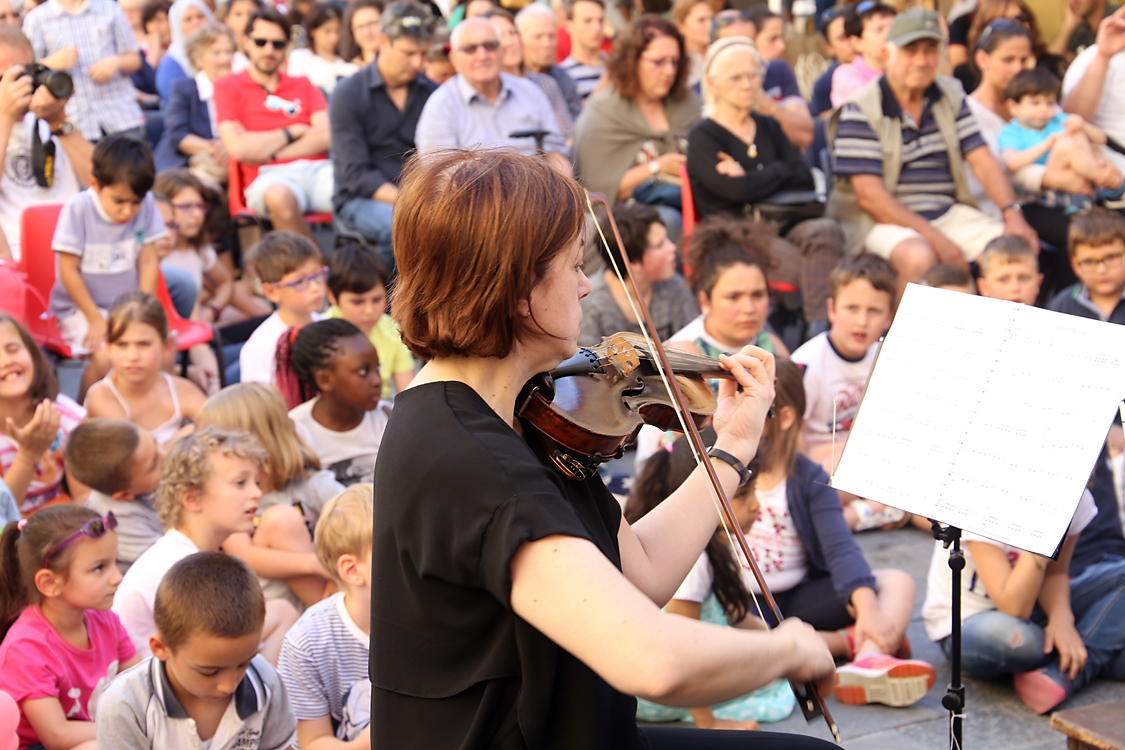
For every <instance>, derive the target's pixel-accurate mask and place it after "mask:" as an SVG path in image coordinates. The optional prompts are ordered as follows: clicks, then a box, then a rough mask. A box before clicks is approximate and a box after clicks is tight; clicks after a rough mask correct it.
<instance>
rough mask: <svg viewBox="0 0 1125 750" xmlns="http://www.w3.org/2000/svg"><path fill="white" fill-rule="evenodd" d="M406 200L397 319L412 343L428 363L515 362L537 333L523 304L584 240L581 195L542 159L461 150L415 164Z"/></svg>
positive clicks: (397, 225) (400, 206) (410, 165)
mask: <svg viewBox="0 0 1125 750" xmlns="http://www.w3.org/2000/svg"><path fill="white" fill-rule="evenodd" d="M400 190H401V192H400V193H399V198H398V201H397V202H396V203H395V217H394V246H395V264H396V266H397V267H398V281H397V283H396V284H395V288H394V291H393V292H392V295H391V310H392V311H393V312H392V315H393V316H394V318H395V320H397V321H398V324H399V326H400V328H401V330H402V340H403V342H404V343H405V344H406V345H407V347H409V348H410V351H411V352H413V353H414V354H415V355H416V356H418V357H421V358H423V359H433V358H435V357H451V356H472V357H506V356H508V354H510V353H511V351H512V348H513V347H514V346H515V344H516V342H517V341H519V340H521V339H522V338H523V337H524V336H526V335H528V334H530V333H531V332H532V330H533V329H532V328H531V327H529V326H528V325H527V324H525V323H524V322H523V321H524V320H525V319H524V318H522V317H521V316H520V315H519V312H518V305H519V303H520V301H521V300H525V299H528V298H529V297H530V295H531V290H532V288H534V286H535V285H536V284H537V283H539V281H540V280H541V279H542V278H543V276H544V275H545V274H546V272H547V268H548V266H549V265H550V263H551V261H552V260H553V259H554V258H555V256H556V255H558V254H559V253H560V252H564V251H566V250H567V249H568V248H570V247H571V245H572V244H573V243H574V241H575V240H576V239H578V238H579V237H580V235H581V234H582V232H583V229H584V227H585V214H586V211H585V207H586V197H585V192H584V191H583V189H582V187H581V186H579V184H578V183H577V182H575V181H574V180H572V179H570V178H567V177H563V176H562V175H560V174H559V173H558V172H556V171H555V170H553V169H552V168H551V167H550V166H548V165H547V163H546V162H545V161H543V160H542V159H539V158H535V157H530V156H520V155H518V154H512V153H505V152H501V151H489V150H465V149H457V150H447V151H436V152H431V153H428V154H424V155H421V156H415V157H413V158H411V160H410V161H409V162H407V165H406V167H405V169H404V171H403V179H402V184H401V188H400ZM526 320H528V321H530V320H531V319H530V318H527V319H526ZM544 322H546V321H544Z"/></svg>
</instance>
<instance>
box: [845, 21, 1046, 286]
mask: <svg viewBox="0 0 1125 750" xmlns="http://www.w3.org/2000/svg"><path fill="white" fill-rule="evenodd" d="M943 41H944V33H943V31H942V27H941V22H940V18H939V16H938V14H937V13H935V12H934V11H930V10H926V9H924V8H914V9H912V10H909V11H907V12H906V13H900V14H899V15H898V16H897V17H896V18H895V20H894V22H893V23H892V24H891V28H890V30H889V31H888V32H887V45H888V53H889V54H888V62H887V72H886V73H885V74H884V75H883V76H881V77H880V78H878V79H876V80H875V81H872V82H871V83H869V84H868V85H867V86H865V87H863V88H862V89H860V90H859V91H857V92H856V93H855V94H853V95H852V98H851V99H850V100H849V101H848V103H847V104H845V105H844V107H843V108H842V109H840V110H837V111H836V112H835V113H834V114H833V116H832V119H831V120H830V121H829V125H828V142H829V144H830V145H831V147H832V148H833V149H834V153H835V157H836V169H835V186H834V189H833V191H832V195H831V197H830V198H829V201H828V215H829V216H831V217H833V218H835V219H837V220H838V221H839V222H840V224H841V225H842V227H843V229H844V234H845V236H846V237H847V241H848V250H849V251H850V252H859V251H860V250H861V249H866V250H867V251H868V252H872V253H875V254H876V255H879V256H882V257H883V258H886V259H888V260H889V261H890V262H891V265H893V266H894V267H895V270H896V271H897V272H898V276H899V296H901V294H902V291H903V290H904V289H905V288H906V284H907V283H908V282H912V281H913V282H916V281H919V280H920V279H921V278H922V275H923V274H924V273H925V272H926V271H927V270H929V269H930V267H932V266H934V265H936V264H938V263H939V262H940V263H953V264H957V265H961V266H966V265H967V264H968V263H969V262H970V261H972V260H975V259H976V257H977V256H978V255H980V253H981V251H982V250H984V246H985V245H986V244H988V242H989V241H990V240H992V239H993V238H995V237H998V236H999V235H1001V234H1004V233H1009V234H1018V235H1022V236H1024V237H1025V238H1026V239H1027V240H1028V241H1029V242H1031V243H1032V246H1033V247H1038V245H1039V238H1038V237H1037V236H1036V234H1035V230H1033V229H1032V228H1031V227H1030V226H1028V224H1027V222H1026V221H1024V218H1023V214H1022V213H1021V212H1020V206H1019V204H1018V203H1017V202H1016V196H1015V193H1014V192H1013V190H1012V185H1011V183H1010V182H1009V181H1008V177H1007V174H1006V173H1005V171H1004V168H1003V166H1002V165H1001V164H1000V162H999V161H998V160H997V159H996V157H994V156H993V155H992V153H991V152H990V151H989V150H988V147H987V146H986V145H985V142H984V139H983V138H982V137H981V135H980V131H979V128H978V126H977V122H976V118H974V117H973V115H972V113H971V112H970V111H969V106H968V104H967V103H966V102H965V92H964V89H962V88H961V84H960V83H959V82H958V81H957V80H956V79H953V78H946V77H944V76H937V75H936V69H937V63H938V52H939V49H940V47H941V45H942V43H943ZM966 166H968V167H969V168H970V169H971V170H972V171H973V173H974V174H975V175H976V177H977V179H978V180H980V183H981V185H982V186H983V187H984V191H985V193H986V194H987V195H988V196H989V197H990V198H991V199H992V200H993V202H994V203H996V205H998V206H1001V207H1002V213H1003V216H1004V219H1003V221H1000V220H997V219H994V218H992V217H990V216H988V215H986V214H984V213H982V212H981V211H980V209H979V208H977V207H976V201H974V200H973V197H972V195H971V194H970V193H969V189H968V183H967V182H966V180H965V167H966Z"/></svg>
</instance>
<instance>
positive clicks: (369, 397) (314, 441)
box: [277, 319, 393, 487]
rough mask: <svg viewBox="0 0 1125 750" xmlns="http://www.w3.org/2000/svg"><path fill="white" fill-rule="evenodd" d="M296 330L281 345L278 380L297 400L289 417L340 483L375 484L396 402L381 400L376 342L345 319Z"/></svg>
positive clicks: (290, 401)
mask: <svg viewBox="0 0 1125 750" xmlns="http://www.w3.org/2000/svg"><path fill="white" fill-rule="evenodd" d="M295 333H296V335H295V336H291V338H292V339H293V341H292V343H291V344H290V342H289V339H288V338H285V339H282V342H281V344H280V346H279V347H278V354H277V363H278V373H277V380H278V386H279V388H281V390H282V393H283V394H284V395H286V397H287V398H286V400H287V401H288V402H289V404H290V405H293V404H296V406H294V407H293V408H292V409H291V410H290V411H289V418H290V419H292V420H293V424H294V425H295V426H296V428H297V434H298V435H300V436H301V437H302V438H303V439H304V441H305V442H306V443H308V444H309V445H310V446H313V449H314V450H315V451H316V453H317V455H318V456H319V457H320V465H321V466H324V467H325V468H327V469H328V471H331V472H332V473H333V474H335V475H336V481H338V482H339V483H340V484H342V485H344V486H345V487H347V486H349V485H353V484H356V483H364V484H371V482H372V481H374V479H375V457H376V456H377V455H378V454H379V443H380V442H381V441H382V439H383V430H385V429H386V427H387V418H388V417H390V414H391V406H392V405H393V404H392V402H391V401H380V400H379V395H380V394H381V393H382V392H383V382H382V380H381V379H380V377H379V361H378V360H379V356H378V355H377V354H376V353H375V347H374V346H372V345H371V342H370V341H369V340H368V339H367V337H366V336H364V335H363V333H362V332H361V331H360V330H359V329H358V328H356V327H355V326H353V325H352V324H351V323H349V322H348V321H346V320H339V319H328V320H321V321H318V322H316V323H313V324H311V325H307V326H305V327H304V328H302V329H301V330H300V331H295Z"/></svg>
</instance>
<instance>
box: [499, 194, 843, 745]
mask: <svg viewBox="0 0 1125 750" xmlns="http://www.w3.org/2000/svg"><path fill="white" fill-rule="evenodd" d="M591 201H593V202H598V203H600V204H602V205H604V206H605V209H606V212H607V213H608V218H609V225H610V228H611V229H612V231H613V235H614V238H615V239H616V240H617V247H619V248H623V247H625V243H624V242H623V241H622V240H621V234H620V232H619V231H618V229H617V223H616V222H615V221H614V219H613V211H612V210H611V208H610V204H609V201H607V200H606V198H605V196H604V195H590V194H588V199H587V205H588V206H589V209H590V213H591V215H593V203H592V202H591ZM595 226H596V227H597V231H598V234H599V235H600V236H601V241H602V243H603V244H604V245H605V246H606V248H607V249H609V243H608V242H607V241H606V238H605V236H604V235H603V234H602V230H601V227H600V226H598V225H597V222H596V221H595ZM608 255H609V258H610V262H611V265H612V267H613V271H614V272H615V274H616V275H617V278H618V279H619V280H620V281H621V283H622V284H623V285H624V287H625V290H626V294H627V296H628V297H629V304H630V305H631V306H632V309H633V312H634V315H635V316H636V319H637V320H638V321H641V332H642V333H641V335H640V336H638V335H636V334H628V333H619V334H615V335H613V336H610V337H608V338H605V339H603V340H602V343H601V344H600V345H599V346H597V347H594V348H593V349H581V350H579V352H578V353H577V354H576V355H575V356H574V357H572V358H570V359H568V360H566V361H565V362H563V363H561V364H560V365H559V366H558V367H556V368H555V369H553V370H551V371H550V372H547V373H540V374H539V375H536V376H535V377H533V378H532V379H531V380H530V381H528V383H527V384H526V385H525V386H524V388H523V390H522V391H521V392H520V396H519V398H518V399H517V401H516V414H518V415H519V416H521V417H523V418H524V419H525V420H526V421H527V422H528V423H529V424H530V425H531V426H532V427H533V428H534V429H535V430H536V431H537V432H539V433H540V435H541V436H543V437H544V438H545V441H546V445H547V448H548V454H549V455H550V456H551V460H552V462H553V463H554V464H555V465H556V466H557V467H558V468H559V470H560V471H562V472H563V474H564V475H566V476H569V477H571V478H572V479H579V480H581V479H585V478H587V477H590V476H592V475H593V473H594V472H595V471H597V467H598V466H599V465H600V464H601V463H604V462H605V461H608V460H610V459H613V458H617V457H620V456H621V455H622V454H623V452H624V449H625V447H626V446H627V445H628V444H629V443H630V442H632V440H633V439H634V438H635V437H636V435H637V433H638V432H639V431H640V428H641V425H642V424H653V425H655V426H657V427H659V428H661V429H669V428H672V429H676V428H677V423H678V428H679V429H680V430H681V431H682V432H683V433H684V435H685V436H686V437H687V438H688V443H689V445H690V446H691V448H692V453H693V454H694V456H695V460H696V463H697V464H698V465H699V466H700V467H701V468H702V469H703V470H704V471H705V472H706V474H707V477H708V480H709V481H710V484H711V490H712V496H713V499H714V501H715V506H716V508H717V509H718V511H719V520H720V523H721V524H722V527H723V530H724V531H725V532H726V535H727V538H728V539H729V540H730V543H731V545H732V547H733V548H734V554H735V559H736V560H738V561H739V564H740V565H741V566H742V567H743V568H744V569H746V570H749V571H750V573H751V574H753V576H754V579H755V580H756V581H757V583H758V587H759V589H760V590H761V592H762V598H763V599H765V602H766V606H767V608H768V609H769V611H770V613H771V614H772V615H773V618H774V620H775V621H776V622H781V621H782V620H783V619H784V617H783V615H782V614H781V608H780V607H778V605H777V600H776V599H774V596H773V594H772V593H771V592H770V590H769V586H768V585H767V584H766V581H765V578H764V577H763V576H762V571H761V569H759V567H758V563H757V561H756V560H755V559H754V554H753V552H752V551H751V550H750V545H749V544H748V543H747V542H746V537H745V535H744V534H743V533H742V527H741V526H740V525H739V524H738V522H737V520H735V517H734V511H732V510H731V507H730V501H729V499H728V498H727V496H726V493H725V492H724V491H723V487H722V483H721V482H720V481H719V476H718V474H717V473H716V472H715V467H714V466H713V465H712V463H711V461H709V460H705V456H706V454H707V450H706V448H705V447H704V445H703V438H702V437H701V436H700V434H699V430H700V427H701V425H703V424H705V423H706V421H707V420H708V419H710V417H711V415H712V414H714V412H715V409H716V408H717V402H716V398H715V394H714V392H713V391H712V390H711V389H710V387H709V386H708V385H707V383H706V379H707V378H713V377H720V378H731V377H733V376H732V375H731V374H730V373H729V372H727V371H726V370H724V369H722V368H721V367H720V366H719V361H718V360H717V359H713V358H711V357H702V356H698V355H690V354H685V353H681V352H668V351H666V350H665V348H664V346H663V344H661V342H660V339H659V337H658V336H657V335H656V333H655V331H656V325H655V324H654V323H653V322H652V317H651V316H650V315H649V312H648V308H647V307H646V306H645V303H644V300H643V299H642V298H641V295H640V294H639V293H638V292H637V285H636V282H635V280H634V279H633V269H632V268H631V267H630V265H629V264H628V263H623V264H622V263H619V262H618V260H617V256H616V255H615V253H613V252H612V251H611V252H609V253H608ZM623 269H624V270H623ZM757 601H758V600H757V598H754V602H755V605H756V606H758V605H757ZM758 614H759V616H761V615H762V612H761V609H760V607H759V610H758ZM762 621H763V622H765V617H764V616H763V617H762ZM789 684H790V686H791V687H792V690H793V694H794V695H795V696H796V698H797V705H798V706H800V708H801V713H802V714H804V716H805V719H806V720H809V721H811V720H812V719H814V718H816V717H819V716H823V717H824V720H825V722H826V723H827V724H828V729H829V731H830V732H831V733H832V737H833V738H834V739H835V740H836V743H837V744H839V743H840V733H839V731H838V730H837V728H836V722H835V721H833V719H832V715H831V714H830V713H829V712H828V707H827V706H825V705H824V701H823V699H822V698H821V697H820V695H819V694H818V693H817V689H816V686H815V685H814V684H812V683H807V684H804V685H799V684H797V683H795V682H793V681H790V683H789Z"/></svg>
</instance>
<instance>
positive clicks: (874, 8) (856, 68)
mask: <svg viewBox="0 0 1125 750" xmlns="http://www.w3.org/2000/svg"><path fill="white" fill-rule="evenodd" d="M894 18H895V9H894V8H892V7H891V6H889V5H884V4H883V3H864V4H863V7H862V9H861V8H860V6H858V5H857V6H856V8H855V11H854V12H852V13H849V14H848V15H847V17H846V18H845V20H844V33H845V34H847V36H848V39H849V41H851V44H852V48H853V49H854V50H855V52H856V55H855V57H854V58H853V59H852V61H851V62H850V63H846V64H844V65H841V66H839V67H838V68H836V72H835V73H833V74H832V93H831V94H830V95H829V96H830V98H831V100H832V106H833V107H839V106H841V105H842V104H843V103H844V102H845V101H846V100H847V98H848V97H849V96H851V95H852V94H854V93H855V92H856V91H859V90H860V89H861V88H863V87H864V86H866V85H867V84H869V83H871V82H872V81H874V80H875V79H876V78H878V77H879V76H880V75H882V74H883V71H884V70H886V69H887V29H889V28H890V27H891V21H893V20H894Z"/></svg>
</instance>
